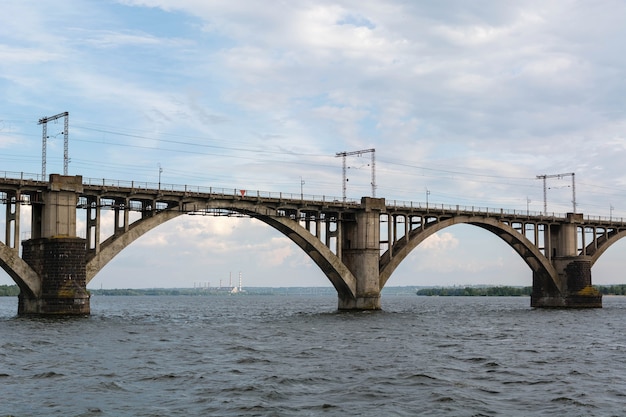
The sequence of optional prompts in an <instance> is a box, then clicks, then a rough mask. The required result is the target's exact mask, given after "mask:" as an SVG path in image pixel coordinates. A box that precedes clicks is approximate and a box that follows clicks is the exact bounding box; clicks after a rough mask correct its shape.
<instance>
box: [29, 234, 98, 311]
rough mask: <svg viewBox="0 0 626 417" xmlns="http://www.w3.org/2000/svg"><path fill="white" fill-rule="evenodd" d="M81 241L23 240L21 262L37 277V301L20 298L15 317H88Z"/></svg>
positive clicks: (65, 239)
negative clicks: (39, 293)
mask: <svg viewBox="0 0 626 417" xmlns="http://www.w3.org/2000/svg"><path fill="white" fill-rule="evenodd" d="M85 255H86V247H85V239H80V238H69V237H58V238H41V239H31V240H26V241H24V242H23V243H22V258H23V259H24V261H25V262H26V263H28V264H29V265H30V267H31V268H33V269H34V270H35V272H36V273H37V274H38V275H39V276H40V277H41V288H42V291H41V297H39V298H33V297H30V296H28V295H24V294H20V296H19V304H18V314H20V315H26V314H41V315H86V314H89V313H90V306H89V293H88V292H87V281H86V277H87V273H86V267H85Z"/></svg>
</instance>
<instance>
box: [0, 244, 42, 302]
mask: <svg viewBox="0 0 626 417" xmlns="http://www.w3.org/2000/svg"><path fill="white" fill-rule="evenodd" d="M0 267H2V269H3V270H4V271H5V272H6V273H7V274H8V275H9V276H10V277H11V278H12V279H13V281H15V283H16V284H17V285H18V287H20V290H21V291H22V292H24V293H25V294H26V295H28V296H31V297H39V296H40V295H41V280H40V279H39V276H38V275H37V273H36V272H35V271H34V270H33V269H32V268H31V267H30V265H28V264H27V263H26V262H25V261H24V260H22V258H20V256H19V252H18V251H17V250H16V249H12V248H9V247H8V246H7V245H5V244H4V243H2V242H0Z"/></svg>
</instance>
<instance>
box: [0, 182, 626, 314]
mask: <svg viewBox="0 0 626 417" xmlns="http://www.w3.org/2000/svg"><path fill="white" fill-rule="evenodd" d="M15 177H17V176H16V175H15V176H14V177H13V178H11V177H10V176H7V175H5V176H4V178H0V198H1V199H2V202H3V203H4V204H5V205H6V221H5V225H6V226H5V229H6V230H5V241H4V243H0V266H1V267H2V268H3V269H4V270H5V271H6V272H7V273H8V274H9V275H10V276H11V277H12V278H13V279H14V280H15V282H16V283H17V284H18V285H19V287H20V289H21V293H20V296H19V306H18V313H19V314H88V313H89V311H90V308H89V294H88V292H87V289H86V286H87V284H88V283H89V282H90V281H91V280H92V279H93V278H94V276H96V274H97V273H98V272H99V271H100V270H101V269H102V268H103V267H104V266H105V265H106V264H107V263H108V262H109V261H110V260H111V259H113V258H114V257H115V256H116V255H117V254H118V253H120V252H121V251H122V250H124V248H126V247H127V246H129V245H130V244H132V243H133V242H134V241H135V240H136V239H137V238H139V237H140V236H142V235H144V234H145V233H147V232H148V231H150V230H152V229H154V228H155V227H157V226H159V225H161V224H163V223H165V222H167V221H169V220H171V219H174V218H176V217H178V216H181V215H195V214H202V215H214V216H222V215H226V216H228V215H241V216H248V217H252V218H255V219H258V220H260V221H262V222H264V223H266V224H268V225H270V226H271V227H273V228H274V229H276V230H278V231H279V232H281V233H282V234H284V235H285V236H287V237H289V238H290V239H291V240H292V241H293V242H294V243H295V244H296V245H297V246H298V247H300V248H301V249H302V250H304V251H305V252H306V253H307V254H308V255H309V256H310V257H311V259H312V260H313V261H314V262H315V264H316V265H317V266H318V267H319V268H320V269H321V270H322V271H323V272H324V274H325V275H326V276H327V277H328V279H329V280H330V281H331V283H332V284H333V286H334V288H335V289H336V290H337V295H338V308H339V309H342V310H369V309H380V307H381V303H380V294H381V290H382V288H383V287H384V286H385V284H386V283H387V281H388V279H389V278H390V277H391V275H392V273H393V272H394V270H395V269H396V268H397V267H398V266H399V265H400V263H401V262H402V261H403V260H404V259H405V258H406V257H407V256H408V255H409V254H410V253H411V251H412V250H413V249H415V248H416V247H417V246H418V245H419V244H420V243H421V242H423V241H424V240H425V239H426V238H428V237H429V236H431V235H433V234H434V233H436V232H438V231H440V230H443V229H445V228H447V227H450V226H452V225H456V224H470V225H473V226H476V227H480V228H482V229H484V230H487V231H489V232H491V233H493V234H495V235H496V236H498V237H499V238H501V239H502V240H503V241H504V242H506V243H507V244H508V245H509V246H510V247H511V248H513V249H514V251H515V252H516V253H517V254H519V256H520V257H521V258H522V259H523V260H524V261H525V262H526V264H527V265H528V266H529V268H530V270H531V271H532V276H533V291H532V296H531V305H532V306H533V307H563V308H567V307H578V308H580V307H601V306H602V298H601V295H600V294H599V293H598V292H597V291H596V290H594V289H593V287H592V286H591V284H592V283H591V267H592V266H593V264H594V263H595V262H596V261H597V260H598V258H599V257H600V255H602V253H604V251H605V250H606V249H607V248H609V247H610V246H611V245H612V244H614V243H615V242H617V241H618V240H619V239H621V238H622V237H623V236H624V235H625V234H626V223H624V222H621V221H620V222H615V221H612V220H601V219H597V220H590V219H589V218H587V219H585V218H584V216H583V215H582V214H578V213H568V214H566V215H562V216H558V215H552V216H543V215H530V214H529V213H521V212H515V211H505V210H500V209H499V210H493V209H474V208H471V207H470V208H468V207H463V208H461V207H459V206H454V207H451V206H446V207H444V206H432V205H431V206H428V205H426V206H424V205H420V204H413V203H401V204H398V203H396V202H395V201H394V202H386V201H385V199H383V198H369V197H364V198H362V199H361V201H343V200H330V201H327V200H326V199H325V198H323V197H321V198H308V196H307V198H304V196H301V195H298V196H293V195H282V194H281V193H260V192H252V193H251V192H247V191H244V190H238V189H233V190H223V189H220V190H214V189H211V188H202V189H201V188H193V189H192V188H188V187H186V186H183V187H174V186H168V187H167V189H165V187H163V188H161V186H160V184H159V185H158V187H154V186H151V185H150V184H140V183H134V182H120V181H111V180H85V181H83V178H82V177H81V176H61V175H57V174H52V175H51V176H50V178H49V181H42V180H40V179H36V178H35V179H25V178H24V176H23V174H22V175H21V176H20V177H19V178H15ZM25 204H27V205H30V206H31V238H30V239H28V240H24V241H23V242H21V246H22V251H21V257H20V251H19V248H20V239H19V237H20V207H21V206H23V205H25ZM80 210H84V211H85V213H84V216H85V218H86V228H87V230H86V231H85V234H84V235H85V236H86V238H84V239H83V238H79V237H77V232H76V227H77V226H76V225H77V221H76V219H77V213H78V212H79V211H80ZM105 210H111V211H113V213H114V219H115V220H114V226H113V228H114V230H113V231H109V232H110V233H111V235H110V237H108V238H107V239H105V240H103V241H101V240H100V236H101V227H102V222H101V219H102V216H103V213H104V211H105ZM133 213H134V214H133Z"/></svg>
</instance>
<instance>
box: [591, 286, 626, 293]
mask: <svg viewBox="0 0 626 417" xmlns="http://www.w3.org/2000/svg"><path fill="white" fill-rule="evenodd" d="M594 287H595V288H597V289H598V291H600V293H602V294H604V295H626V284H621V285H594Z"/></svg>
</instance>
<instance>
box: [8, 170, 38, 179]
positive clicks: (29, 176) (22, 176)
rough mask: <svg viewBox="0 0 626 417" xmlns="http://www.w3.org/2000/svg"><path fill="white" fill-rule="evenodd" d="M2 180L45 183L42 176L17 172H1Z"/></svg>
mask: <svg viewBox="0 0 626 417" xmlns="http://www.w3.org/2000/svg"><path fill="white" fill-rule="evenodd" d="M0 178H3V179H12V180H27V181H45V179H44V178H43V177H42V176H41V174H32V173H28V172H16V171H0Z"/></svg>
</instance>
